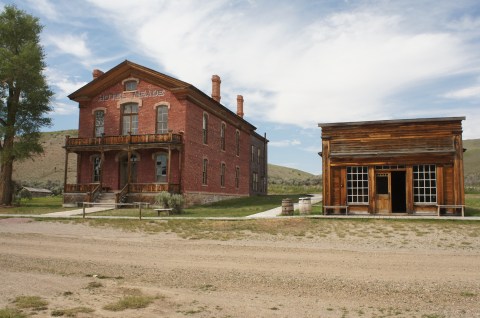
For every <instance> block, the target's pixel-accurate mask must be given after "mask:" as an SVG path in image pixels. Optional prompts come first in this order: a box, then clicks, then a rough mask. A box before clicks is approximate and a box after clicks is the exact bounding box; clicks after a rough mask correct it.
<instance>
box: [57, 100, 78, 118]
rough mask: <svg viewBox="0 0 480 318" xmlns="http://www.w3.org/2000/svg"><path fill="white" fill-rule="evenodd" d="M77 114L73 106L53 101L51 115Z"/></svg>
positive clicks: (76, 109) (76, 108) (75, 107)
mask: <svg viewBox="0 0 480 318" xmlns="http://www.w3.org/2000/svg"><path fill="white" fill-rule="evenodd" d="M77 113H78V107H77V106H75V105H74V104H66V103H62V102H58V101H55V102H54V103H53V111H52V112H51V114H52V115H53V114H55V115H73V114H77Z"/></svg>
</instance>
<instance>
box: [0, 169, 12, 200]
mask: <svg viewBox="0 0 480 318" xmlns="http://www.w3.org/2000/svg"><path fill="white" fill-rule="evenodd" d="M12 173H13V161H10V160H9V161H7V162H5V163H2V172H1V174H0V204H1V205H12V199H13V187H12Z"/></svg>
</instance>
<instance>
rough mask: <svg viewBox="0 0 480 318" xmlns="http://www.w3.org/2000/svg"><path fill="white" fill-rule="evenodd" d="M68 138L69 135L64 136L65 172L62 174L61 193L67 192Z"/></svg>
mask: <svg viewBox="0 0 480 318" xmlns="http://www.w3.org/2000/svg"><path fill="white" fill-rule="evenodd" d="M69 138H70V136H69V135H66V136H65V171H64V172H63V193H65V192H66V190H67V173H68V150H67V145H68V139H69Z"/></svg>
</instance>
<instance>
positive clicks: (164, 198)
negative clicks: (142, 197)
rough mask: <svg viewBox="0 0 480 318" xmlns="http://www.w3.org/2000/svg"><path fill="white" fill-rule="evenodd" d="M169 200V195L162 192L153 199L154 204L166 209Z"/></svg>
mask: <svg viewBox="0 0 480 318" xmlns="http://www.w3.org/2000/svg"><path fill="white" fill-rule="evenodd" d="M169 199H170V193H168V192H166V191H162V192H160V193H159V194H157V196H156V197H155V200H156V202H157V203H158V204H159V205H162V206H163V207H164V208H168V200H169Z"/></svg>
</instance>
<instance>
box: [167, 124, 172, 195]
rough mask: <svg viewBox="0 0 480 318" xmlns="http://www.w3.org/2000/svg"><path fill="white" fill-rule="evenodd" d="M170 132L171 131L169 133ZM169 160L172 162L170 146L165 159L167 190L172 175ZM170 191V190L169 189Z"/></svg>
mask: <svg viewBox="0 0 480 318" xmlns="http://www.w3.org/2000/svg"><path fill="white" fill-rule="evenodd" d="M170 134H171V133H170ZM171 162H172V148H171V147H170V146H168V161H167V184H168V190H170V183H171V182H172V178H171V177H172V176H171V169H170V166H171ZM169 192H170V191H169Z"/></svg>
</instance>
